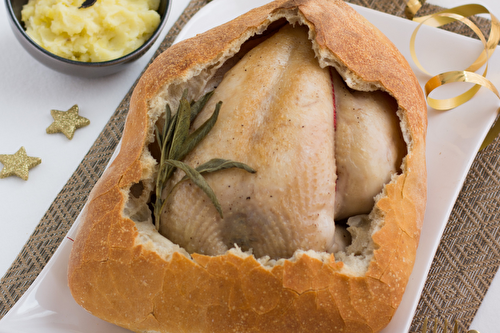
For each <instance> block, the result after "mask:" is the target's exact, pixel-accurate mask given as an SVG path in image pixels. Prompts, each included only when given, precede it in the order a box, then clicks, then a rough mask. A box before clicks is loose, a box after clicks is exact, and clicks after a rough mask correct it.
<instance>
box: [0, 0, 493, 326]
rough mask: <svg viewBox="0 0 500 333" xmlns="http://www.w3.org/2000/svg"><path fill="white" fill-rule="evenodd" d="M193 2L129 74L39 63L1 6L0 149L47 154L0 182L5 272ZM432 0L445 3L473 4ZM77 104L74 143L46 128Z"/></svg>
mask: <svg viewBox="0 0 500 333" xmlns="http://www.w3.org/2000/svg"><path fill="white" fill-rule="evenodd" d="M235 1H236V0H235ZM239 1H243V0H239ZM380 1H382V0H380ZM188 2H189V0H174V1H173V3H172V8H171V14H170V16H169V19H168V22H167V26H166V27H165V30H164V31H163V33H162V35H161V36H160V37H159V39H158V41H157V42H156V44H155V45H154V46H153V48H152V49H151V50H150V51H149V52H148V53H146V55H145V56H144V57H143V58H141V59H140V60H139V61H137V62H136V63H135V64H133V65H132V66H130V68H128V69H126V70H125V71H123V72H120V73H118V74H115V75H112V76H109V77H105V78H100V79H83V78H77V77H71V76H67V75H64V74H60V73H57V72H55V71H53V70H50V69H48V68H46V67H44V66H43V65H41V64H39V63H38V62H36V61H35V60H34V59H33V58H31V57H30V56H29V55H28V54H27V53H26V52H25V51H24V49H23V48H22V47H21V45H20V44H19V43H18V42H17V40H16V39H15V37H14V34H13V33H12V31H11V29H10V27H9V24H8V21H7V13H6V8H5V5H3V4H2V5H0V45H2V48H1V49H2V52H0V154H13V153H15V152H16V151H17V150H18V149H19V148H20V147H21V146H24V147H25V148H26V152H27V154H28V155H29V156H33V157H40V158H41V159H42V163H41V164H40V165H38V166H36V167H35V168H33V169H31V170H30V172H29V180H28V181H27V182H25V181H23V180H21V179H20V178H17V177H9V178H6V179H0V226H1V227H2V228H3V230H4V231H3V232H2V233H0V276H3V275H4V274H5V272H6V271H7V270H8V268H9V267H10V265H11V263H12V262H13V261H14V260H15V258H16V256H17V255H18V254H19V252H20V251H21V249H22V247H23V246H24V244H25V243H26V241H27V240H28V239H29V237H30V235H31V233H32V232H33V230H34V229H35V227H36V226H37V225H38V223H39V222H40V220H41V219H42V217H43V215H44V214H45V212H46V211H47V209H48V208H49V206H50V204H51V203H52V201H53V200H54V199H55V197H56V196H57V194H58V193H59V192H60V191H61V189H62V188H63V186H64V185H65V184H66V182H67V180H68V179H69V178H70V177H71V175H72V174H73V172H74V171H75V169H76V168H77V166H78V165H79V164H80V162H81V161H82V159H83V157H84V156H85V154H86V153H87V152H88V150H89V149H90V147H91V146H92V144H93V143H94V141H95V140H96V139H97V137H98V135H99V134H100V132H101V131H102V129H103V128H104V126H105V125H106V123H107V121H108V120H109V118H110V117H111V115H112V114H113V112H114V111H115V109H116V108H117V107H118V105H119V103H120V102H121V100H122V99H123V97H124V96H125V94H126V93H127V92H128V90H129V88H130V87H131V85H132V84H133V83H134V81H135V79H136V78H137V77H138V76H139V74H140V72H141V71H142V69H143V68H144V66H145V65H146V64H147V62H148V59H149V58H150V57H151V56H152V55H153V53H154V50H155V49H156V48H157V47H158V46H159V43H160V42H161V40H163V37H164V36H165V35H166V34H167V32H168V30H169V29H170V28H171V26H172V25H173V23H174V22H175V21H176V20H177V18H178V17H179V15H180V14H181V13H182V11H183V10H184V8H185V7H186V6H187V4H188ZM428 2H429V3H431V4H435V5H439V6H442V7H446V8H451V7H453V6H457V5H461V4H468V3H472V2H468V1H462V0H429V1H428ZM474 3H479V4H483V5H484V6H485V7H487V8H488V9H489V10H490V11H491V12H492V13H493V14H495V15H496V16H497V17H498V18H500V1H498V0H482V1H474ZM497 52H500V50H497ZM497 88H500V87H497ZM73 104H78V105H79V107H80V115H81V116H84V117H86V118H88V119H90V121H91V124H90V125H89V126H87V127H84V128H81V129H79V130H77V131H76V133H75V135H74V138H73V139H72V140H71V141H70V140H68V139H67V138H66V137H65V136H64V135H63V134H52V135H48V134H46V133H45V129H46V128H47V127H48V126H49V125H50V124H51V123H52V121H53V119H52V117H51V115H50V110H51V109H57V110H67V109H69V108H70V107H71V106H72V105H73ZM499 298H500V274H497V276H496V277H495V279H494V281H493V283H492V285H491V287H490V289H489V290H488V293H487V295H486V297H485V299H484V301H483V304H482V305H481V307H480V309H479V311H478V313H477V315H476V317H475V319H474V321H473V323H472V325H471V328H474V329H476V330H479V331H480V332H481V333H492V332H496V331H497V328H498V327H500V316H498V315H496V313H497V312H498V305H496V304H495V303H496V301H497V300H498V299H499Z"/></svg>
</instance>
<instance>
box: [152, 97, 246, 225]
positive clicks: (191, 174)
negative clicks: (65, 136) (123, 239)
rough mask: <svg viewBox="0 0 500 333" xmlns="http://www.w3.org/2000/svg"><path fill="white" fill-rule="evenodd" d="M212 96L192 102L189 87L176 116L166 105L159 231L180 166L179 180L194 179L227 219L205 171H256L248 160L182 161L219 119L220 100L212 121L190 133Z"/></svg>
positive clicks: (161, 132)
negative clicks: (192, 163) (172, 180)
mask: <svg viewBox="0 0 500 333" xmlns="http://www.w3.org/2000/svg"><path fill="white" fill-rule="evenodd" d="M212 95H213V92H209V93H207V94H206V95H204V96H203V97H202V98H200V99H199V100H198V101H193V102H191V103H189V102H188V100H187V90H184V92H183V94H182V97H181V100H180V102H179V107H178V109H177V112H176V113H175V114H174V115H173V116H172V110H171V109H170V106H169V105H168V104H167V106H166V107H165V123H164V125H163V129H162V130H160V129H159V128H158V127H157V126H156V125H155V136H156V141H157V143H158V145H159V147H160V151H161V154H160V161H159V169H158V175H157V178H156V201H155V203H154V204H153V207H154V217H155V225H156V229H157V230H159V229H160V218H161V212H162V211H163V209H164V207H165V204H166V202H167V201H168V198H169V196H170V193H171V192H172V190H173V188H174V187H171V189H170V193H167V194H166V196H165V199H164V200H162V192H163V190H164V188H165V186H166V184H167V182H168V180H169V179H170V178H171V177H172V175H173V174H174V171H175V170H176V169H180V170H182V171H183V172H184V173H185V174H186V175H185V176H184V178H182V179H181V180H180V181H179V183H180V182H183V181H185V180H187V179H190V180H191V181H192V182H193V183H194V184H195V185H197V186H198V187H200V188H201V189H202V190H203V192H205V194H206V195H207V196H208V197H209V198H210V200H211V201H212V203H213V205H214V206H215V208H216V209H217V212H218V213H219V215H220V216H221V218H223V213H222V208H221V205H220V203H219V201H218V200H217V197H216V195H215V193H214V191H213V190H212V188H211V187H210V185H208V183H207V182H206V180H205V178H203V176H202V173H211V172H216V171H220V170H225V169H230V168H239V169H243V170H245V171H247V172H250V173H255V172H256V171H255V170H254V169H252V168H251V167H249V166H248V165H246V164H244V163H240V162H234V161H231V160H226V159H221V158H214V159H212V160H210V161H208V162H206V163H203V164H201V165H199V166H198V167H197V168H193V167H191V166H189V165H188V164H186V163H184V162H182V160H183V159H184V158H185V157H186V156H187V155H188V154H189V153H190V152H191V151H192V150H193V149H194V148H195V147H196V146H197V145H198V143H200V141H201V140H203V138H204V137H205V136H206V135H207V134H208V133H209V132H210V130H211V129H212V128H213V127H214V125H215V123H216V121H217V118H218V116H219V111H220V108H221V106H222V102H218V103H217V104H216V106H215V110H214V112H213V114H212V116H211V117H210V118H209V119H208V120H206V121H205V122H204V123H203V124H202V125H201V126H200V127H199V128H197V129H196V130H195V131H193V132H192V133H189V128H190V127H191V125H192V123H193V121H194V120H195V119H196V116H197V115H198V114H199V113H200V112H201V110H202V109H203V107H204V106H205V104H206V103H207V102H208V100H209V99H210V98H211V97H212Z"/></svg>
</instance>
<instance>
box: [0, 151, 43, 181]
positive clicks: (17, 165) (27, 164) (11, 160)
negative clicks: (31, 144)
mask: <svg viewBox="0 0 500 333" xmlns="http://www.w3.org/2000/svg"><path fill="white" fill-rule="evenodd" d="M0 162H2V164H3V165H4V166H3V169H2V171H0V178H6V177H9V176H18V177H20V178H22V179H24V180H28V170H29V169H31V168H33V167H35V166H37V165H38V164H40V163H42V159H41V158H38V157H30V156H28V155H26V150H25V149H24V147H21V148H20V149H19V150H18V151H17V152H16V153H15V154H13V155H0Z"/></svg>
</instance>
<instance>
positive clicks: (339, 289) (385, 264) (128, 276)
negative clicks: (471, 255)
mask: <svg viewBox="0 0 500 333" xmlns="http://www.w3.org/2000/svg"><path fill="white" fill-rule="evenodd" d="M283 17H285V18H286V19H287V20H289V21H292V23H294V22H298V23H301V24H307V25H308V26H309V29H310V34H309V36H310V38H311V39H313V45H314V48H315V51H316V54H317V56H318V58H319V60H320V64H322V65H324V66H326V65H328V66H334V67H335V68H336V69H337V70H338V71H339V73H340V74H341V75H342V76H343V77H344V79H346V81H347V83H348V84H349V82H350V83H351V84H350V85H351V87H353V88H355V89H360V90H374V89H383V90H385V91H386V92H388V93H389V94H390V95H392V96H393V97H394V98H395V100H396V101H397V103H398V105H399V107H400V111H399V113H400V114H399V116H400V118H401V119H402V127H403V135H404V136H405V139H406V142H407V145H408V150H409V153H408V155H407V156H406V158H405V160H404V162H403V167H402V174H401V175H398V176H397V177H394V179H393V181H392V182H391V183H390V184H388V185H386V187H385V190H384V192H383V193H382V194H381V195H379V197H377V199H378V200H377V201H376V205H375V207H374V210H373V211H372V214H371V216H372V217H373V216H375V217H380V218H383V222H382V223H381V224H380V226H379V227H378V228H377V230H374V234H373V236H372V239H373V242H374V251H373V257H372V258H371V261H370V263H369V266H368V267H367V270H366V273H365V274H364V275H363V276H355V275H353V274H349V273H348V272H347V271H345V269H344V268H345V267H344V263H342V262H338V261H337V262H336V261H335V258H334V256H333V254H330V255H327V257H328V256H329V257H328V259H324V260H320V259H319V257H320V256H319V255H317V254H315V253H311V252H304V253H300V254H298V255H297V256H295V257H294V258H291V259H289V260H281V261H280V263H279V264H275V265H264V264H263V263H262V261H259V260H256V259H255V258H254V257H253V256H251V255H245V254H241V253H237V251H229V252H228V253H227V254H225V255H222V256H214V257H209V256H203V255H197V254H193V255H192V256H191V257H189V256H188V255H187V254H185V253H182V252H181V251H177V252H176V251H173V252H172V253H170V254H163V253H158V252H157V251H155V247H154V246H149V245H146V244H145V242H144V241H140V240H139V238H140V235H141V233H140V231H139V230H138V228H137V224H136V222H134V221H133V220H132V219H131V218H129V217H127V216H125V214H124V213H123V212H124V209H125V206H126V204H127V200H129V189H130V187H131V186H132V184H135V183H139V182H141V181H144V179H145V175H146V174H147V175H148V177H151V174H152V173H153V172H152V171H151V170H149V169H148V167H147V166H146V164H145V162H144V158H145V157H144V154H145V150H147V149H146V148H145V147H147V145H148V144H149V142H150V141H151V136H152V128H151V123H152V122H154V121H155V120H154V119H153V120H151V119H150V115H149V113H148V112H149V109H150V108H151V105H152V104H153V101H154V99H155V98H157V96H158V95H159V94H164V92H165V89H166V88H165V87H174V86H176V85H178V86H182V84H184V83H186V82H187V81H188V80H193V78H196V77H198V76H199V75H201V74H200V73H202V72H203V70H204V69H205V68H207V67H209V66H214V64H215V63H217V61H218V59H220V58H221V57H223V55H224V54H225V53H228V52H229V51H228V50H231V49H237V48H239V46H240V45H241V44H242V43H243V41H244V40H246V39H248V38H249V37H250V36H252V35H255V34H256V33H259V32H261V31H262V30H264V29H265V27H266V26H268V25H269V24H271V22H273V21H276V20H278V19H281V18H283ZM231 52H232V53H235V52H233V51H231ZM426 119H427V118H426V105H425V101H424V98H423V94H422V91H421V89H420V86H419V84H418V81H417V80H416V78H415V76H414V74H413V73H412V71H411V69H410V67H409V65H408V64H407V62H406V60H405V59H404V58H403V56H402V55H401V54H400V53H399V52H398V51H397V49H396V48H395V47H394V45H393V44H392V43H391V42H390V41H389V40H388V39H387V38H386V37H385V36H383V35H382V34H381V33H380V32H379V31H378V30H377V29H376V28H374V27H373V26H372V25H371V24H370V23H368V22H367V21H366V20H365V19H364V18H362V17H361V16H360V15H359V14H357V13H356V12H355V11H354V10H353V9H352V8H350V7H349V6H348V5H346V4H344V3H343V2H342V1H338V0H316V1H312V0H295V1H293V0H288V1H285V0H278V1H275V2H273V3H270V4H268V5H266V6H264V7H261V8H258V9H255V10H253V11H251V12H249V13H247V14H245V15H243V16H241V17H239V18H237V19H235V20H234V21H231V22H229V23H227V24H225V25H222V26H220V27H217V28H215V29H213V30H210V31H208V32H207V33H205V34H202V35H199V36H197V37H195V38H193V39H189V40H187V41H184V42H181V43H178V44H176V45H174V46H172V47H171V48H170V49H168V50H167V51H166V52H164V53H163V54H162V55H160V56H159V57H158V58H157V60H156V61H155V62H154V63H153V64H152V65H151V66H150V67H149V68H148V70H147V71H146V72H145V73H144V75H143V76H142V78H141V80H140V81H139V83H138V85H137V87H136V88H135V90H134V93H133V95H132V99H131V103H130V111H129V114H128V118H127V122H126V127H125V132H124V134H123V138H122V143H121V151H120V153H119V154H118V155H117V157H116V159H115V160H114V161H113V163H112V164H111V165H110V167H109V168H108V169H107V170H106V172H105V173H104V175H103V176H102V178H101V179H100V180H99V182H98V183H97V185H96V186H95V188H94V190H93V191H92V193H91V195H90V197H89V202H88V203H87V205H86V208H85V210H84V211H83V212H82V215H81V220H82V222H81V226H80V229H79V233H78V235H77V237H76V239H75V243H74V246H73V249H72V252H71V257H70V261H69V268H68V280H69V287H70V290H71V292H72V295H73V297H74V298H75V300H76V301H77V303H78V304H80V305H81V306H83V307H84V308H85V309H87V310H88V311H89V312H91V313H92V314H94V315H96V316H98V317H100V318H102V319H104V320H106V321H109V322H112V323H115V324H117V325H120V326H122V327H125V328H128V329H130V330H132V331H135V332H315V331H318V332H336V331H342V332H358V333H359V332H378V331H380V330H381V329H382V328H384V327H385V326H386V325H387V324H388V323H389V321H390V320H391V318H392V316H393V315H394V312H395V310H396V308H397V306H398V305H399V303H400V301H401V298H402V296H403V293H404V289H405V286H406V284H407V282H408V279H409V276H410V273H411V270H412V268H413V263H414V259H415V254H416V249H417V245H418V240H419V236H420V229H421V225H422V221H423V216H424V210H425V200H426V185H425V183H426V181H425V180H426V170H425V155H424V150H425V134H426V127H427V120H426ZM323 258H324V256H323Z"/></svg>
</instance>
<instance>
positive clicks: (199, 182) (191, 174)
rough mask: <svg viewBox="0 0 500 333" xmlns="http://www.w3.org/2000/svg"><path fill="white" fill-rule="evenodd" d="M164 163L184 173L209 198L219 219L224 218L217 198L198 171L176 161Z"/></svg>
mask: <svg viewBox="0 0 500 333" xmlns="http://www.w3.org/2000/svg"><path fill="white" fill-rule="evenodd" d="M165 163H167V164H170V165H171V166H173V167H176V168H178V169H181V170H182V171H184V173H185V174H186V176H187V177H188V178H189V179H191V181H192V182H193V183H194V184H195V185H196V186H198V187H199V188H201V189H202V190H203V192H205V194H206V195H207V196H208V197H209V198H210V200H211V201H212V203H213V204H214V206H215V208H216V209H217V212H219V215H220V217H221V218H224V216H223V215H222V208H221V206H220V203H219V201H218V200H217V197H216V196H215V193H214V191H213V190H212V188H211V187H210V185H208V183H207V181H206V180H205V178H203V176H202V175H201V174H200V173H199V172H198V171H196V169H194V168H192V167H190V166H189V165H187V164H186V163H184V162H181V161H176V160H166V161H165Z"/></svg>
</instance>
